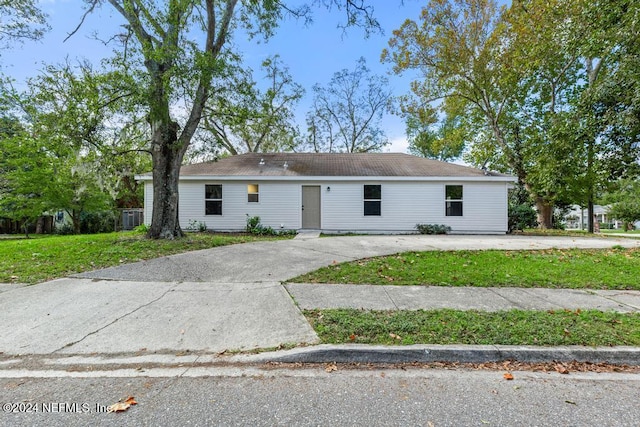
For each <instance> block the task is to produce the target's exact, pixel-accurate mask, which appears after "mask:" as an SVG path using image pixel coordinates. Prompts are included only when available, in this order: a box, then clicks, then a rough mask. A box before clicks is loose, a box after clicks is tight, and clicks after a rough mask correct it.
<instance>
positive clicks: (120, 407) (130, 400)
mask: <svg viewBox="0 0 640 427" xmlns="http://www.w3.org/2000/svg"><path fill="white" fill-rule="evenodd" d="M137 404H138V402H136V400H135V398H134V397H133V396H129V397H127V398H126V399H125V400H124V401H120V402H117V403H114V404H113V405H110V406H107V412H123V411H126V410H127V409H129V408H130V407H131V405H137Z"/></svg>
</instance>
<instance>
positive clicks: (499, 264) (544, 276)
mask: <svg viewBox="0 0 640 427" xmlns="http://www.w3.org/2000/svg"><path fill="white" fill-rule="evenodd" d="M639 272H640V249H637V248H635V249H624V248H617V249H616V248H614V249H568V250H559V249H551V250H535V251H499V250H487V251H445V252H441V251H427V252H407V253H402V254H397V255H391V256H385V257H376V258H369V259H363V260H358V261H353V262H348V263H343V264H336V265H332V266H329V267H325V268H321V269H319V270H316V271H314V272H311V273H308V274H305V275H302V276H298V277H296V278H294V279H291V282H298V283H352V284H362V283H366V284H372V285H432V286H478V287H488V286H513V287H539V288H575V289H577V288H590V289H635V290H640V280H639V277H640V275H639Z"/></svg>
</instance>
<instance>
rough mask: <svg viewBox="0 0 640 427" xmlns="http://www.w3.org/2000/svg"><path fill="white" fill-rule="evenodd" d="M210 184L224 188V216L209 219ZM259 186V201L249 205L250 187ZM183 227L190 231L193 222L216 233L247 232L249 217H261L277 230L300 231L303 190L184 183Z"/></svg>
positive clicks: (295, 186) (279, 186)
mask: <svg viewBox="0 0 640 427" xmlns="http://www.w3.org/2000/svg"><path fill="white" fill-rule="evenodd" d="M208 184H222V215H205V198H204V189H205V185H208ZM248 184H258V185H259V201H258V202H257V203H254V202H252V203H250V202H248V201H247V185H248ZM179 191H180V206H179V208H178V212H179V216H180V226H181V227H182V228H183V229H187V228H188V227H189V224H190V223H191V222H192V221H196V222H203V223H205V224H206V225H207V228H209V229H212V230H220V231H230V230H235V231H238V230H244V229H245V226H246V224H247V216H259V217H260V223H261V224H262V225H265V226H271V227H273V228H274V229H276V230H277V229H292V230H297V229H299V228H300V226H301V225H300V224H301V218H300V207H301V197H302V196H301V186H300V184H299V183H283V182H280V183H269V182H258V181H238V182H228V181H227V182H220V181H191V182H189V181H183V182H181V183H180V186H179Z"/></svg>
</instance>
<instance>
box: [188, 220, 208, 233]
mask: <svg viewBox="0 0 640 427" xmlns="http://www.w3.org/2000/svg"><path fill="white" fill-rule="evenodd" d="M187 230H188V231H199V232H201V233H203V232H205V231H207V224H205V223H204V222H202V221H196V220H195V219H191V220H189V226H188V227H187Z"/></svg>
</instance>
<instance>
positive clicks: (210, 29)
mask: <svg viewBox="0 0 640 427" xmlns="http://www.w3.org/2000/svg"><path fill="white" fill-rule="evenodd" d="M86 1H87V4H88V5H89V9H88V11H89V12H90V11H91V10H93V8H94V7H95V6H97V5H100V4H102V2H101V1H100V0H86ZM108 3H109V4H110V5H111V6H112V7H113V8H114V10H115V11H116V12H117V13H118V14H119V15H120V16H121V17H122V18H123V19H124V20H125V21H126V26H125V29H126V31H127V32H126V34H122V35H121V37H120V40H122V42H123V49H122V54H121V58H122V66H123V69H127V70H132V71H133V70H136V71H140V72H141V74H142V76H143V83H144V86H143V87H144V91H143V96H142V98H141V99H140V105H142V106H144V108H145V109H146V110H147V120H148V123H149V125H150V138H149V151H150V152H151V156H152V162H153V171H152V174H153V182H154V186H153V213H152V220H151V227H150V228H149V233H148V235H149V236H150V237H152V238H174V237H179V236H182V235H183V232H182V230H181V229H180V224H179V221H178V178H179V173H180V165H181V164H182V161H183V159H184V156H185V153H186V151H187V149H188V148H189V145H190V144H191V141H192V139H193V137H194V135H195V134H196V131H197V130H198V128H199V126H200V122H201V120H202V117H204V112H205V107H206V105H207V102H208V100H209V98H210V96H211V94H212V91H213V90H214V88H215V87H216V85H214V79H217V78H218V76H219V75H220V73H221V72H222V71H223V70H224V69H225V67H226V65H227V62H226V60H227V58H228V56H227V53H228V52H229V44H228V43H227V41H228V39H229V37H230V34H231V33H232V32H233V31H234V30H235V29H237V28H239V27H241V26H244V27H245V28H246V30H247V32H248V34H250V35H257V34H261V35H263V36H265V37H268V36H269V35H271V34H272V33H273V31H274V30H275V28H276V26H277V23H278V21H279V20H280V19H281V18H282V17H283V16H284V15H285V14H293V15H296V16H308V12H309V7H308V6H302V7H300V8H297V9H293V8H291V7H288V6H286V5H284V3H283V2H278V1H272V0H226V1H222V0H168V1H167V2H161V3H158V2H155V1H151V0H108ZM315 3H320V4H324V5H325V6H328V7H330V6H331V5H335V6H337V7H338V8H339V9H342V10H343V11H344V12H345V13H346V15H347V25H358V24H363V25H373V26H374V27H375V26H376V24H377V23H376V22H375V21H374V20H372V19H370V17H371V12H372V7H371V6H368V5H366V4H365V3H364V1H361V0H318V1H316V2H315ZM178 101H179V102H180V103H181V104H182V105H183V107H182V108H181V109H180V112H182V113H183V114H184V116H183V117H182V119H180V117H179V115H178V114H177V113H176V109H173V108H172V107H173V106H174V105H175V103H177V102H178Z"/></svg>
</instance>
